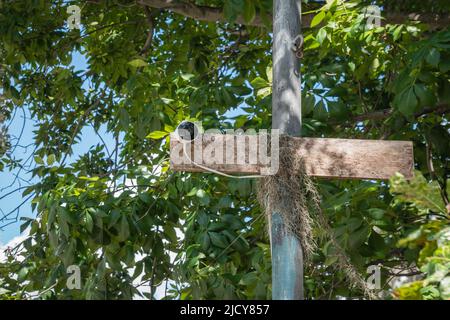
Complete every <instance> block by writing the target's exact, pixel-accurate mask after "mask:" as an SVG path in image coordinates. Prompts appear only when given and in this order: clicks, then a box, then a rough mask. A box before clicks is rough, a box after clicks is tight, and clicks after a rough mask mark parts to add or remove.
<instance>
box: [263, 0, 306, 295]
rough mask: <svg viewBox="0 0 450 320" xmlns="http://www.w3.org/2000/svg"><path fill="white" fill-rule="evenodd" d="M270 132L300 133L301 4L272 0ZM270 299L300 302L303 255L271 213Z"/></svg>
mask: <svg viewBox="0 0 450 320" xmlns="http://www.w3.org/2000/svg"><path fill="white" fill-rule="evenodd" d="M273 7H274V15H273V17H274V21H273V93H272V128H273V129H280V133H282V134H288V135H291V136H299V135H300V133H301V125H302V119H301V88H300V85H301V79H300V61H299V59H298V58H297V56H296V54H295V52H294V51H293V50H292V48H293V45H294V40H295V39H296V38H297V37H298V36H299V35H300V32H301V29H300V26H301V0H274V5H273ZM270 229H271V251H272V298H273V299H274V300H301V299H303V297H304V295H303V253H302V247H301V245H300V242H299V241H298V239H297V238H296V237H295V236H293V235H292V234H289V233H288V232H287V230H286V226H285V224H284V223H283V219H282V217H281V215H280V214H279V213H277V212H273V213H272V219H271V225H270Z"/></svg>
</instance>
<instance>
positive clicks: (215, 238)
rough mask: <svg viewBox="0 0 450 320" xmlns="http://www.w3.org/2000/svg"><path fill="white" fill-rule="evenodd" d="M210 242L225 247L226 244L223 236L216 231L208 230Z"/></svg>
mask: <svg viewBox="0 0 450 320" xmlns="http://www.w3.org/2000/svg"><path fill="white" fill-rule="evenodd" d="M208 234H209V236H210V238H211V242H212V244H213V245H215V246H216V247H219V248H222V249H225V248H226V247H227V246H228V243H227V241H226V238H225V236H223V235H221V234H219V233H217V232H208Z"/></svg>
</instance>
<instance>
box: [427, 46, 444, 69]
mask: <svg viewBox="0 0 450 320" xmlns="http://www.w3.org/2000/svg"><path fill="white" fill-rule="evenodd" d="M425 59H426V61H427V62H428V63H429V64H430V65H432V66H433V67H437V66H438V65H439V62H440V61H441V53H440V52H439V51H438V49H436V48H431V50H430V52H428V54H427V56H426V58H425Z"/></svg>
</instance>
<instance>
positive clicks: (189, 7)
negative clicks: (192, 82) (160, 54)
mask: <svg viewBox="0 0 450 320" xmlns="http://www.w3.org/2000/svg"><path fill="white" fill-rule="evenodd" d="M139 4H141V5H145V6H148V7H151V8H155V9H162V10H168V11H171V12H174V13H177V14H179V15H182V16H184V17H187V18H192V19H195V20H199V21H205V22H226V19H225V16H224V14H223V10H222V8H217V7H210V6H200V5H195V4H192V3H187V2H181V1H175V0H139ZM314 16H315V13H310V14H304V15H303V16H302V25H303V27H304V28H309V26H310V25H311V21H312V19H313V18H314ZM269 18H270V16H269ZM269 20H270V19H269ZM408 20H410V21H420V22H423V23H426V24H428V25H430V27H432V28H441V27H446V26H449V25H450V14H434V13H402V12H395V13H393V12H388V13H386V14H385V21H384V22H385V23H391V24H400V23H404V22H406V21H408ZM235 22H236V23H237V24H243V25H249V26H256V27H265V24H264V22H263V19H262V17H261V16H260V15H256V17H255V19H253V21H251V22H246V21H245V20H244V18H243V17H242V16H240V17H238V18H237V19H236V21H235Z"/></svg>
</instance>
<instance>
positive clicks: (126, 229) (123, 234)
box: [119, 214, 130, 241]
mask: <svg viewBox="0 0 450 320" xmlns="http://www.w3.org/2000/svg"><path fill="white" fill-rule="evenodd" d="M129 236H130V226H129V224H128V219H127V217H126V215H125V214H123V215H122V219H121V220H120V227H119V239H120V240H121V241H125V240H127V239H128V237H129Z"/></svg>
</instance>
